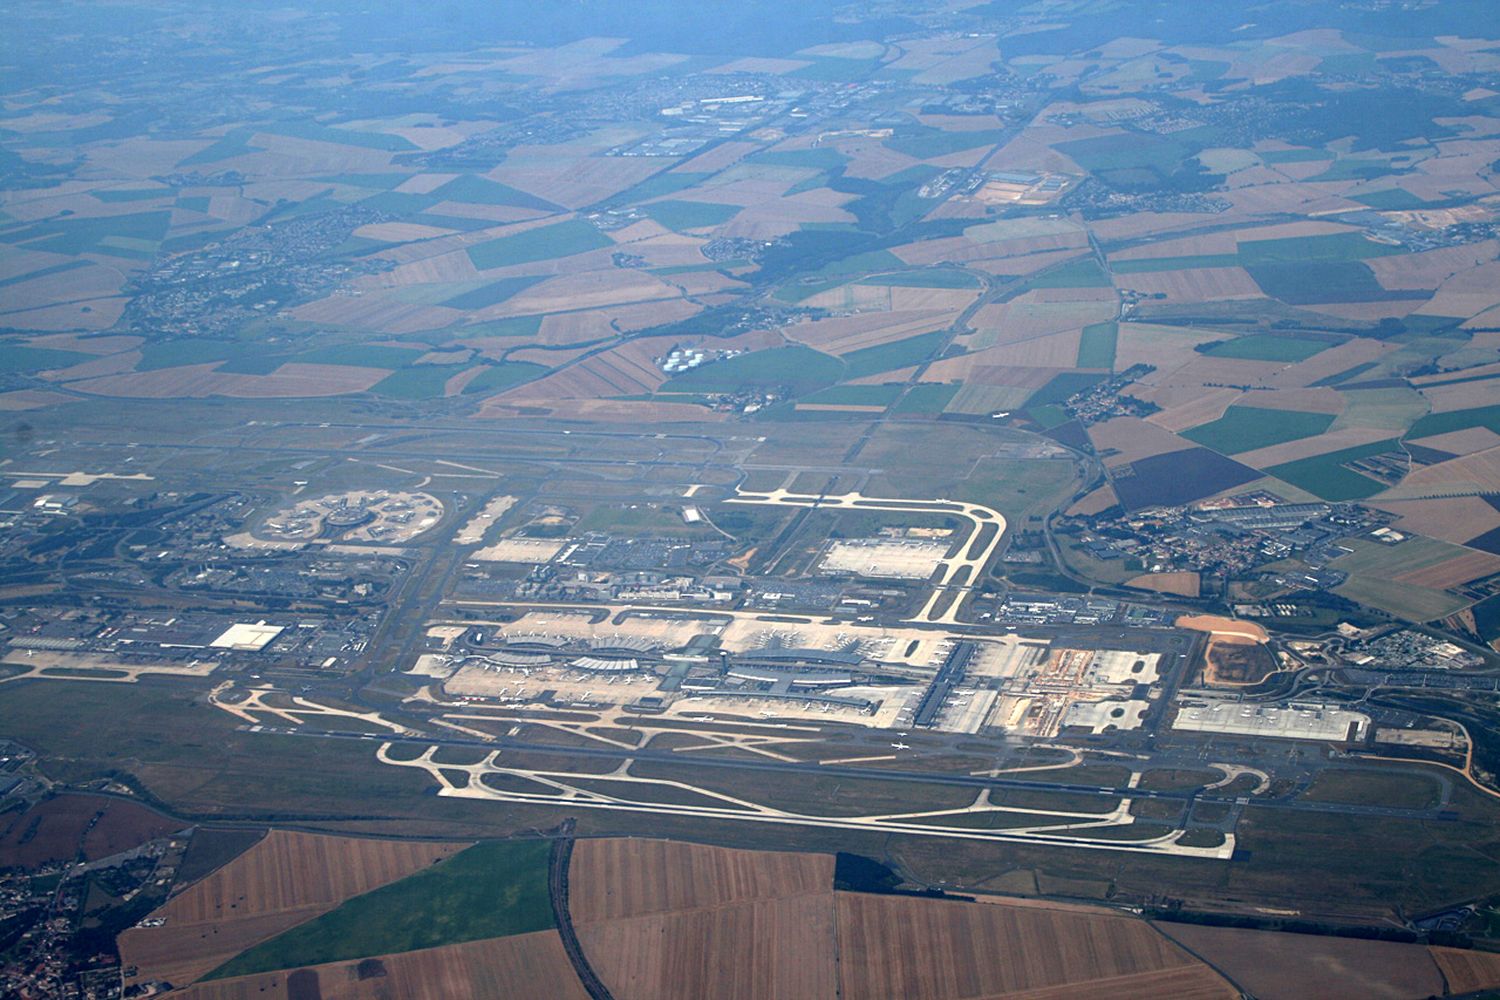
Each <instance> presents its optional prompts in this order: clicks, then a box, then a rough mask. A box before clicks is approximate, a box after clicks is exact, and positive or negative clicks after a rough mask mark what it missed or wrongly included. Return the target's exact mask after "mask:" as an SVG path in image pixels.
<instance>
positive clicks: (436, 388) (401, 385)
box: [370, 365, 455, 399]
mask: <svg viewBox="0 0 1500 1000" xmlns="http://www.w3.org/2000/svg"><path fill="white" fill-rule="evenodd" d="M454 374H455V372H454V371H453V369H452V368H451V367H450V366H448V365H423V366H421V367H419V368H402V369H401V370H400V371H394V372H391V373H390V374H389V375H387V376H386V377H385V378H383V379H381V380H380V381H379V382H376V383H375V384H374V385H372V386H370V391H371V392H373V393H374V394H375V395H377V396H386V397H388V398H390V399H438V398H441V397H442V395H443V390H444V389H445V388H446V387H447V385H448V380H449V379H450V378H452V377H453V376H454Z"/></svg>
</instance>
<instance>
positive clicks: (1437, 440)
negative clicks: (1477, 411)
mask: <svg viewBox="0 0 1500 1000" xmlns="http://www.w3.org/2000/svg"><path fill="white" fill-rule="evenodd" d="M1411 443H1412V444H1417V445H1421V446H1422V447H1424V448H1436V449H1437V450H1438V451H1446V452H1448V453H1449V454H1450V455H1472V454H1474V453H1475V452H1477V451H1487V450H1489V449H1490V448H1494V447H1495V446H1496V445H1500V434H1496V433H1495V432H1494V431H1492V430H1490V429H1489V428H1488V427H1465V428H1464V429H1463V430H1461V431H1449V432H1448V433H1447V434H1434V435H1433V436H1432V437H1424V438H1417V439H1416V440H1415V441H1412V442H1411Z"/></svg>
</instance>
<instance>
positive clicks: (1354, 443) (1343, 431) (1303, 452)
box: [1234, 427, 1391, 469]
mask: <svg viewBox="0 0 1500 1000" xmlns="http://www.w3.org/2000/svg"><path fill="white" fill-rule="evenodd" d="M1390 436H1391V432H1390V430H1389V429H1388V428H1383V427H1344V428H1340V429H1339V430H1332V431H1328V432H1327V433H1325V434H1319V435H1317V436H1316V437H1309V438H1302V439H1300V440H1297V441H1285V442H1283V443H1281V444H1273V445H1271V446H1270V447H1268V448H1257V449H1256V450H1254V451H1247V452H1244V453H1243V454H1240V455H1236V456H1234V458H1235V461H1237V462H1243V463H1244V464H1245V465H1249V466H1253V467H1254V468H1257V469H1264V468H1267V467H1269V466H1272V465H1281V464H1282V463H1284V462H1295V461H1297V460H1298V459H1300V458H1311V457H1313V456H1314V455H1326V454H1328V453H1329V452H1331V451H1342V450H1343V449H1345V448H1355V447H1358V446H1360V445H1364V444H1373V443H1374V442H1376V441H1385V440H1387V439H1388V438H1390Z"/></svg>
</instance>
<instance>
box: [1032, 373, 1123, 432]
mask: <svg viewBox="0 0 1500 1000" xmlns="http://www.w3.org/2000/svg"><path fill="white" fill-rule="evenodd" d="M1103 380H1104V376H1103V375H1095V374H1090V373H1088V372H1063V373H1062V374H1060V375H1054V376H1053V377H1052V380H1051V381H1049V382H1048V383H1047V384H1046V385H1044V386H1042V387H1041V388H1040V389H1038V390H1037V391H1036V392H1034V393H1032V394H1031V397H1030V398H1029V399H1027V400H1026V406H1027V407H1028V408H1032V407H1043V406H1052V405H1055V404H1058V403H1061V402H1064V401H1065V400H1067V398H1068V397H1069V396H1072V395H1073V394H1074V393H1079V392H1082V391H1083V390H1085V389H1087V388H1088V387H1089V386H1091V385H1095V384H1097V383H1099V382H1102V381H1103ZM1059 423H1061V421H1059Z"/></svg>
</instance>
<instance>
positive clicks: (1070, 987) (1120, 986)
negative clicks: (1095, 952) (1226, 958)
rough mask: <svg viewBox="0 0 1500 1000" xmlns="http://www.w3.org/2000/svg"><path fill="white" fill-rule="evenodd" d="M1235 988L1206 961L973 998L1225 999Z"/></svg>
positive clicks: (981, 999) (1050, 999)
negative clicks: (1079, 982) (1156, 970)
mask: <svg viewBox="0 0 1500 1000" xmlns="http://www.w3.org/2000/svg"><path fill="white" fill-rule="evenodd" d="M1234 995H1235V994H1234V990H1233V989H1231V988H1230V987H1229V986H1227V985H1226V984H1225V982H1224V978H1223V977H1222V976H1220V975H1219V974H1218V973H1217V972H1215V971H1214V970H1213V969H1210V968H1209V967H1208V966H1206V965H1184V966H1180V967H1178V968H1176V969H1165V970H1162V971H1160V972H1137V973H1134V974H1131V975H1128V976H1111V977H1109V978H1108V979H1095V980H1092V981H1090V982H1089V983H1087V984H1085V985H1084V986H1083V987H1080V986H1079V984H1077V983H1068V984H1066V985H1063V986H1044V987H1042V988H1041V989H1039V990H1021V991H1020V992H1015V993H1000V994H992V995H990V996H988V997H976V998H974V1000H1078V998H1079V997H1099V998H1105V997H1107V998H1108V1000H1163V998H1165V997H1170V998H1171V1000H1225V998H1227V997H1233V996H1234Z"/></svg>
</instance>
